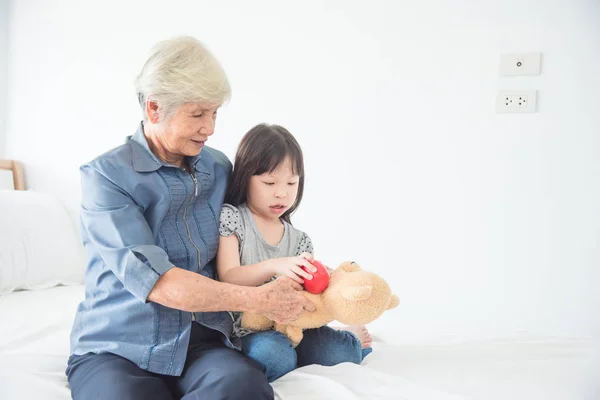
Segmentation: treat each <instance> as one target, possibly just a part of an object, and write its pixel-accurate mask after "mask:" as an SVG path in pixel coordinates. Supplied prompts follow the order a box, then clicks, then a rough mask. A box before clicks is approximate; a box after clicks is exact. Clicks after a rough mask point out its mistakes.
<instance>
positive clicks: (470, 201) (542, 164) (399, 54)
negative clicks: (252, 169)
mask: <svg viewBox="0 0 600 400" xmlns="http://www.w3.org/2000/svg"><path fill="white" fill-rule="evenodd" d="M322 3H324V2H318V1H304V2H296V3H294V5H292V4H291V3H290V2H286V3H285V4H283V2H278V1H253V2H246V1H241V0H240V1H228V2H215V1H210V2H208V1H171V2H169V5H168V6H167V5H165V3H164V2H162V1H152V0H146V1H128V2H123V1H104V2H80V1H76V0H57V1H54V2H45V1H41V0H39V1H35V0H20V1H18V2H14V3H13V10H12V14H11V19H10V23H11V28H10V45H11V49H13V50H14V52H13V53H12V56H11V59H10V74H11V75H10V76H11V81H10V91H9V102H10V104H11V108H10V110H9V121H8V141H7V153H8V155H9V156H10V157H14V158H16V159H20V160H23V161H24V162H25V163H26V167H27V171H26V172H27V178H28V182H29V185H30V187H31V188H33V189H35V190H39V191H45V192H51V193H54V194H56V195H58V196H60V197H61V199H62V200H63V201H64V202H65V203H66V204H67V205H68V206H69V207H70V208H71V209H73V210H76V208H77V202H78V198H79V193H78V191H79V182H78V166H79V165H80V164H81V163H83V162H84V161H87V160H89V159H91V158H93V157H94V156H96V155H98V154H100V153H102V152H104V151H105V150H107V149H109V148H111V147H114V146H117V145H119V144H121V143H122V141H123V139H124V137H125V136H126V135H129V134H132V133H133V131H134V130H135V128H136V124H137V122H138V120H139V111H138V107H137V103H136V98H135V95H134V90H133V79H134V77H135V74H136V73H137V71H138V69H139V68H140V67H141V64H142V62H143V61H144V57H145V55H146V54H147V51H148V49H149V48H150V46H151V45H152V44H153V43H154V42H155V41H157V40H160V39H164V38H167V37H170V36H173V35H176V34H189V35H193V36H196V37H198V38H200V39H201V40H203V41H205V42H206V43H207V44H208V45H209V47H210V48H212V49H213V50H214V52H215V53H216V55H217V56H218V58H219V59H220V60H221V61H222V63H223V64H224V66H225V68H226V70H227V72H228V74H229V76H230V79H231V81H232V85H233V90H234V94H233V99H232V102H231V103H230V104H229V105H228V106H226V107H225V108H223V110H222V112H221V114H220V117H219V124H218V127H217V133H216V134H215V135H214V136H213V138H211V142H212V145H213V146H215V147H217V148H220V149H222V150H224V151H225V152H226V153H227V154H228V155H229V156H233V154H234V152H235V147H236V144H237V142H238V140H239V139H240V138H241V136H242V135H243V133H245V132H246V131H247V130H248V129H249V128H250V127H251V126H253V125H254V124H255V123H258V122H262V121H267V122H273V123H280V124H283V125H285V126H287V127H288V128H289V129H290V130H291V131H292V132H293V133H295V135H296V136H297V137H298V139H299V141H300V143H301V144H302V145H303V147H304V149H305V151H306V163H307V174H308V178H307V185H308V186H307V192H306V196H305V200H304V203H303V205H302V207H301V209H300V212H299V214H298V215H297V217H296V219H295V223H296V225H297V226H298V227H300V228H301V229H304V230H306V231H307V232H308V233H309V234H310V235H311V236H312V237H313V241H314V242H315V244H316V250H317V257H318V258H321V259H323V260H324V261H325V262H327V263H328V264H331V265H334V264H337V263H338V262H339V261H342V260H344V259H349V258H351V259H354V260H356V261H359V262H361V263H362V264H363V265H364V267H365V268H368V269H371V270H373V271H377V272H379V273H381V274H382V275H383V276H385V277H386V278H388V280H389V281H390V283H391V284H392V286H393V287H394V289H395V290H396V292H397V293H398V294H399V295H400V297H401V300H402V305H401V307H400V308H399V309H397V310H396V311H394V312H393V313H390V314H388V315H387V316H385V317H384V318H383V319H382V320H381V321H380V324H383V323H385V324H392V325H394V326H395V327H397V328H399V329H400V330H401V332H402V333H401V338H403V339H406V340H414V339H431V338H438V339H440V338H442V339H448V338H453V337H485V336H496V337H500V336H515V335H522V334H541V335H567V336H577V337H583V336H589V335H592V334H595V333H600V315H599V313H598V304H600V295H599V294H598V292H600V291H599V290H597V286H598V282H600V272H599V271H600V268H599V265H600V250H599V249H598V242H599V238H600V237H599V234H600V206H599V205H600V135H599V133H600V113H599V111H600V107H599V106H600V104H599V103H600V102H599V100H598V98H599V97H598V93H600V73H599V72H598V71H600V24H598V21H599V20H600V3H598V2H597V1H595V0H571V1H566V0H565V1H560V0H526V1H523V0H504V1H500V0H497V1H491V0H487V1H475V0H471V1H469V0H462V1H461V0H453V1H447V0H423V1H419V2H416V1H411V2H407V1H402V2H400V1H391V0H390V1H382V0H372V1H370V2H364V1H341V0H340V1H329V2H327V3H326V5H324V4H322ZM367 4H368V6H367ZM526 51H541V52H543V55H544V56H543V58H544V64H543V74H542V75H541V76H539V77H531V78H512V79H507V78H503V79H501V78H498V71H497V66H498V60H499V56H500V54H501V53H505V52H526ZM499 89H538V90H539V91H540V100H539V113H537V114H528V115H515V114H508V115H506V114H504V115H502V114H496V113H495V111H494V100H495V95H496V91H497V90H499Z"/></svg>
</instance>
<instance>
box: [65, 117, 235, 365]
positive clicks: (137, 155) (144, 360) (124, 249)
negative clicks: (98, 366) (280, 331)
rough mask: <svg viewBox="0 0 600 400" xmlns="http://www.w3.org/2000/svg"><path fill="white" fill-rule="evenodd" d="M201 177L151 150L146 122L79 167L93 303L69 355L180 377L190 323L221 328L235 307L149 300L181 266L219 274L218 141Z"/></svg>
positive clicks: (228, 325)
mask: <svg viewBox="0 0 600 400" xmlns="http://www.w3.org/2000/svg"><path fill="white" fill-rule="evenodd" d="M189 161H190V165H191V166H192V167H193V171H194V173H193V174H189V173H187V172H186V171H185V170H183V169H181V168H178V167H176V166H173V165H169V164H166V163H164V162H162V161H161V160H160V159H158V158H157V157H156V156H154V154H153V153H152V152H151V151H150V149H149V147H148V143H147V141H146V138H145V136H144V132H143V125H142V124H140V126H139V128H138V130H137V132H136V133H135V134H134V135H133V136H130V137H128V138H127V140H126V142H125V144H123V145H122V146H119V147H117V148H115V149H113V150H111V151H109V152H107V153H105V154H103V155H101V156H99V157H98V158H96V159H95V160H93V161H91V162H89V163H87V164H84V165H83V166H82V167H81V183H82V203H81V204H82V206H81V234H82V239H83V244H84V247H85V249H86V253H87V267H86V271H85V300H84V301H83V302H82V303H81V304H80V305H79V307H78V309H77V314H76V316H75V321H74V324H73V329H72V332H71V353H72V354H75V355H82V354H86V353H107V352H108V353H114V354H116V355H119V356H121V357H123V358H125V359H127V360H130V361H131V362H133V363H134V364H135V365H137V366H138V367H139V368H142V369H144V370H148V371H151V372H154V373H158V374H165V375H177V376H178V375H180V374H181V372H182V370H183V368H184V365H185V360H186V354H187V349H188V343H189V338H190V330H191V322H192V319H195V320H196V321H198V322H199V323H201V324H203V325H205V326H208V327H210V328H213V329H216V330H218V331H220V332H221V333H222V334H223V335H224V336H225V337H226V344H227V345H228V346H229V347H232V348H239V347H240V344H241V343H240V341H239V340H238V339H236V338H233V339H231V340H230V336H231V332H232V320H231V317H230V315H229V314H228V313H227V312H214V313H195V314H194V315H192V313H189V312H183V311H178V310H174V309H171V308H168V307H164V306H161V305H158V304H155V303H151V302H147V297H148V294H149V293H150V291H151V290H152V288H153V287H154V284H155V283H156V281H157V280H158V278H159V277H160V276H161V275H162V274H164V273H165V272H167V271H168V270H169V269H170V268H172V267H173V266H177V267H179V268H183V269H186V270H189V271H194V272H197V273H199V274H202V275H204V276H206V277H209V278H211V279H216V266H215V263H214V258H215V255H216V252H217V247H218V241H219V230H218V229H219V214H220V210H221V206H222V203H223V198H224V195H225V189H226V185H227V180H228V177H229V174H230V173H231V162H230V161H229V160H228V159H227V157H226V156H225V155H224V154H223V153H221V152H219V151H217V150H215V149H212V148H210V147H204V149H203V150H202V152H201V153H200V155H199V156H197V157H194V158H193V159H190V160H189Z"/></svg>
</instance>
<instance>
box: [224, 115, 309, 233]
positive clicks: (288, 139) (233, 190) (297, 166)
mask: <svg viewBox="0 0 600 400" xmlns="http://www.w3.org/2000/svg"><path fill="white" fill-rule="evenodd" d="M286 157H289V158H290V160H291V163H292V171H293V173H294V174H296V175H298V176H299V178H300V179H299V181H298V195H297V197H296V201H295V202H294V204H292V206H291V207H290V209H289V210H287V211H286V212H285V213H284V214H283V215H282V216H281V218H282V219H283V220H284V221H286V222H288V223H291V219H290V217H291V215H292V214H293V213H294V211H296V209H297V208H298V206H299V205H300V201H301V200H302V193H303V192H304V157H303V155H302V149H301V148H300V145H299V144H298V142H297V141H296V138H294V135H292V134H291V133H290V132H289V131H288V130H287V129H285V128H284V127H282V126H279V125H269V124H259V125H256V126H255V127H254V128H252V129H250V130H249V131H248V132H247V133H246V134H245V135H244V137H243V138H242V140H241V142H240V145H239V146H238V149H237V153H236V155H235V163H234V166H233V172H232V174H231V179H230V181H229V185H228V187H227V193H226V194H225V202H226V203H229V204H231V205H232V206H236V207H237V206H239V205H240V204H242V203H245V202H246V198H247V196H248V187H249V186H250V178H251V177H252V176H254V175H262V174H264V173H266V172H269V173H271V172H273V171H275V169H276V168H277V167H278V166H279V165H281V163H282V162H283V161H284V160H285V158H286Z"/></svg>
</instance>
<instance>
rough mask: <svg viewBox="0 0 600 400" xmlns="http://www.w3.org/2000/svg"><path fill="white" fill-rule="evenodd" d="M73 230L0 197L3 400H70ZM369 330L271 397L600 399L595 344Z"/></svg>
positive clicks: (41, 210)
mask: <svg viewBox="0 0 600 400" xmlns="http://www.w3.org/2000/svg"><path fill="white" fill-rule="evenodd" d="M7 210H9V211H8V212H7ZM75 232H76V231H75V228H74V226H73V224H72V222H71V221H70V219H69V217H68V215H67V214H66V212H65V211H64V209H63V208H62V206H61V205H60V204H59V203H58V201H56V199H53V198H51V197H50V196H48V195H44V194H40V193H34V192H25V191H6V192H2V191H0V400H12V399H69V398H70V392H69V389H68V387H67V381H66V377H65V375H64V370H65V367H66V362H67V358H68V355H69V332H70V329H71V324H72V321H73V316H74V313H75V309H76V307H77V304H78V303H79V301H80V300H81V299H82V298H83V287H82V286H81V284H80V282H82V270H83V269H82V265H83V261H82V258H81V244H80V240H79V238H78V237H77V234H76V233H75ZM57 284H64V285H65V286H57ZM67 284H69V285H67ZM381 321H385V317H384V318H383V319H382V320H381ZM374 326H376V327H379V328H376V329H380V331H377V330H375V331H372V333H373V335H374V338H375V340H374V343H373V348H374V352H373V353H372V354H371V355H369V356H368V357H367V359H366V360H365V361H364V363H363V365H360V366H358V365H354V364H341V365H338V366H335V367H321V366H308V367H304V368H301V369H298V370H296V371H294V372H292V373H290V374H288V375H286V376H284V377H282V378H281V379H279V380H278V381H276V382H275V383H274V384H273V387H274V389H275V392H276V395H277V398H279V399H281V400H296V399H298V400H300V399H302V400H304V399H306V400H321V399H323V400H325V399H328V400H329V399H348V400H353V399H361V400H362V399H370V400H375V399H399V400H401V399H406V400H456V399H477V400H480V399H481V400H496V399H498V400H500V399H502V400H508V399H510V400H521V399H523V400H525V399H527V400H538V399H539V400H594V399H600V392H598V391H595V389H597V388H595V387H594V384H595V383H596V381H598V379H597V377H599V376H600V375H598V374H597V373H598V372H599V370H598V368H597V366H598V365H597V364H594V361H595V360H597V357H596V356H597V351H596V349H597V347H595V345H594V343H593V342H592V341H585V340H568V339H560V338H533V337H532V338H521V339H520V340H518V341H517V340H512V341H508V340H507V341H500V340H495V341H481V342H463V343H458V342H455V343H453V344H437V345H434V344H429V345H423V344H421V345H410V344H402V345H400V344H398V343H395V342H396V341H395V340H393V338H396V337H398V336H400V332H393V331H389V330H385V328H386V327H385V324H374ZM384 338H386V339H387V340H386V339H384Z"/></svg>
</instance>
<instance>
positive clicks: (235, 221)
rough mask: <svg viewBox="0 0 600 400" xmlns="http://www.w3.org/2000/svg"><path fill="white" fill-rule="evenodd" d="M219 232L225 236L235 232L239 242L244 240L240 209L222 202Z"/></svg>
mask: <svg viewBox="0 0 600 400" xmlns="http://www.w3.org/2000/svg"><path fill="white" fill-rule="evenodd" d="M219 234H220V235H221V236H225V237H227V236H231V235H233V234H235V235H236V236H237V238H238V240H239V241H240V243H242V242H243V240H244V227H243V225H242V216H241V215H240V210H238V209H237V208H236V207H234V206H232V205H230V204H223V208H222V209H221V216H220V222H219Z"/></svg>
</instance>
